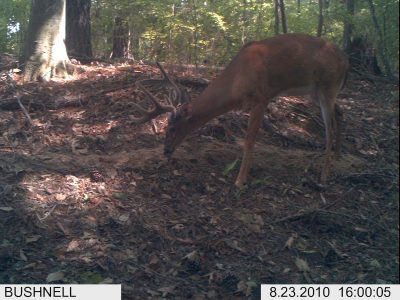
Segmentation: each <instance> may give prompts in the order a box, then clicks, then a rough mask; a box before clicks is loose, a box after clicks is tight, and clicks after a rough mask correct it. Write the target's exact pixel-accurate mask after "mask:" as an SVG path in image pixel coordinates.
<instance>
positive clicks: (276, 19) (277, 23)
mask: <svg viewBox="0 0 400 300" xmlns="http://www.w3.org/2000/svg"><path fill="white" fill-rule="evenodd" d="M274 2H275V7H274V15H275V23H274V31H275V35H278V34H279V31H280V30H279V29H280V28H279V27H280V26H279V24H280V17H279V0H275V1H274Z"/></svg>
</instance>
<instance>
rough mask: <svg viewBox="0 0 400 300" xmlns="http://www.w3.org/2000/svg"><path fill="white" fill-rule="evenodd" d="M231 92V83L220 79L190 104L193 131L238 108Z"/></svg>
mask: <svg viewBox="0 0 400 300" xmlns="http://www.w3.org/2000/svg"><path fill="white" fill-rule="evenodd" d="M231 90H232V88H231V83H230V82H228V80H226V79H225V78H224V77H222V78H221V77H220V78H217V79H216V80H214V81H213V82H212V83H211V84H210V85H209V86H208V87H207V88H206V89H205V90H204V92H203V93H202V94H201V95H200V96H199V97H198V98H197V99H195V100H194V101H193V102H192V109H193V111H192V118H191V119H192V122H193V129H196V128H198V127H200V126H201V125H203V124H205V123H207V122H208V121H210V120H211V119H213V118H215V117H217V116H219V115H222V114H224V113H226V112H228V111H231V110H233V109H235V108H236V107H238V106H239V104H238V102H237V101H236V100H235V99H234V98H235V97H233V95H232V92H231Z"/></svg>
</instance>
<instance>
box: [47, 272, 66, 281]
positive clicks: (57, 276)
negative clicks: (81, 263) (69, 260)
mask: <svg viewBox="0 0 400 300" xmlns="http://www.w3.org/2000/svg"><path fill="white" fill-rule="evenodd" d="M62 279H64V273H63V272H61V271H58V272H54V273H50V274H49V275H47V278H46V281H47V282H54V281H59V280H62Z"/></svg>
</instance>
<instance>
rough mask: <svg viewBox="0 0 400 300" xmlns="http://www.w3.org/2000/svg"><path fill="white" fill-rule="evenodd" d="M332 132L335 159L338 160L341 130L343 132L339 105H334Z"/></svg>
mask: <svg viewBox="0 0 400 300" xmlns="http://www.w3.org/2000/svg"><path fill="white" fill-rule="evenodd" d="M333 130H334V132H335V140H336V141H335V159H339V158H340V151H341V148H342V147H341V144H342V130H343V113H342V110H341V109H340V107H339V105H338V104H337V103H335V118H334V123H333Z"/></svg>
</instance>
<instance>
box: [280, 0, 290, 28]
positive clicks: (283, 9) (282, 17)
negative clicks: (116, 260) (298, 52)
mask: <svg viewBox="0 0 400 300" xmlns="http://www.w3.org/2000/svg"><path fill="white" fill-rule="evenodd" d="M279 9H280V12H281V21H282V32H283V33H287V32H288V26H287V21H286V12H285V1H284V0H279Z"/></svg>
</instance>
